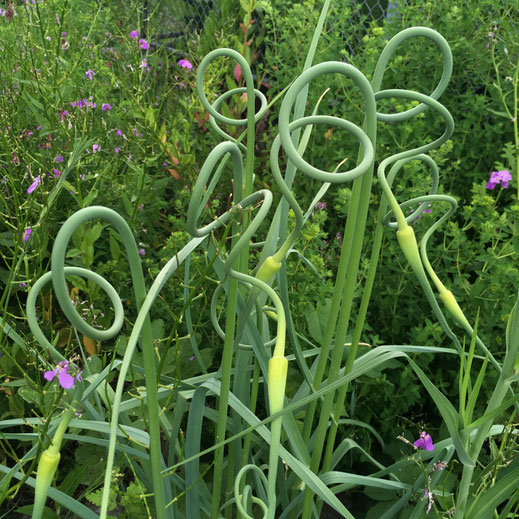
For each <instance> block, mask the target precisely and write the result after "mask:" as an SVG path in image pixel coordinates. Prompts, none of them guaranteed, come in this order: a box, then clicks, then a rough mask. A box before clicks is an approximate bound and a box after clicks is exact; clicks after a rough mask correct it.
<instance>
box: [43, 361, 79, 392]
mask: <svg viewBox="0 0 519 519" xmlns="http://www.w3.org/2000/svg"><path fill="white" fill-rule="evenodd" d="M68 370H69V364H68V362H67V361H61V362H58V367H57V368H56V369H55V370H52V371H46V372H45V373H44V374H43V378H44V379H45V380H48V381H49V382H50V381H51V380H53V379H54V377H55V376H56V374H57V375H58V382H59V385H60V386H61V387H62V388H63V389H72V388H73V387H74V377H72V376H71V375H69V374H68Z"/></svg>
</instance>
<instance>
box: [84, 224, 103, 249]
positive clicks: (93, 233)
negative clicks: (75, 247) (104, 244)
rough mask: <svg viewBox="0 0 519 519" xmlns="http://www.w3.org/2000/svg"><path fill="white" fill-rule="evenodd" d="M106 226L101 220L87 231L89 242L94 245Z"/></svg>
mask: <svg viewBox="0 0 519 519" xmlns="http://www.w3.org/2000/svg"><path fill="white" fill-rule="evenodd" d="M104 228H105V225H103V224H102V223H100V222H97V223H96V224H94V225H93V226H92V228H91V229H89V230H88V232H87V242H88V244H89V245H93V244H94V243H95V242H96V241H97V240H98V239H99V236H101V233H102V232H103V229H104Z"/></svg>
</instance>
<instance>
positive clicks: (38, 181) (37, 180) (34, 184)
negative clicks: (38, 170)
mask: <svg viewBox="0 0 519 519" xmlns="http://www.w3.org/2000/svg"><path fill="white" fill-rule="evenodd" d="M40 182H41V177H40V176H39V175H38V176H37V177H36V178H35V179H34V181H33V183H32V184H31V185H30V186H29V189H27V193H28V194H29V195H30V194H31V193H32V192H33V191H34V190H35V189H36V188H37V187H38V186H39V185H40Z"/></svg>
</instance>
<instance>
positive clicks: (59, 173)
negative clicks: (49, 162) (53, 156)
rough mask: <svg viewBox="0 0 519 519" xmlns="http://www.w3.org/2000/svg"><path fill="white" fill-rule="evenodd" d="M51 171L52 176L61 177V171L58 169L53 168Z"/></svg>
mask: <svg viewBox="0 0 519 519" xmlns="http://www.w3.org/2000/svg"><path fill="white" fill-rule="evenodd" d="M52 172H53V173H54V178H59V177H61V171H60V170H59V169H53V170H52Z"/></svg>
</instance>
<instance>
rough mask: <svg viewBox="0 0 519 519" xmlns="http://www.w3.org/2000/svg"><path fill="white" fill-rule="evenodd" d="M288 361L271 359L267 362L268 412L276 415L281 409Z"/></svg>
mask: <svg viewBox="0 0 519 519" xmlns="http://www.w3.org/2000/svg"><path fill="white" fill-rule="evenodd" d="M287 371H288V360H287V358H286V357H272V358H271V359H270V360H269V372H268V382H269V387H268V393H269V402H270V412H271V413H272V414H274V413H277V412H278V411H281V409H283V402H284V398H285V387H286V383H287Z"/></svg>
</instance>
